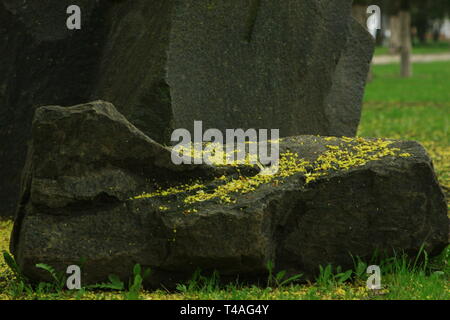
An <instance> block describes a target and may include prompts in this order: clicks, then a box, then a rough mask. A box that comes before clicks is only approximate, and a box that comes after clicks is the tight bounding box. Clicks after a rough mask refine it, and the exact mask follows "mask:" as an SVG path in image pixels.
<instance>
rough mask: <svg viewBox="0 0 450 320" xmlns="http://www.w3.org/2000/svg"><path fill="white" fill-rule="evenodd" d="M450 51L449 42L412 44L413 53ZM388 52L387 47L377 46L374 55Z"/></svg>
mask: <svg viewBox="0 0 450 320" xmlns="http://www.w3.org/2000/svg"><path fill="white" fill-rule="evenodd" d="M438 53H450V42H437V43H434V42H430V43H426V44H420V43H416V44H414V45H413V54H438ZM385 54H389V49H388V48H386V47H377V48H376V49H375V55H377V56H378V55H385Z"/></svg>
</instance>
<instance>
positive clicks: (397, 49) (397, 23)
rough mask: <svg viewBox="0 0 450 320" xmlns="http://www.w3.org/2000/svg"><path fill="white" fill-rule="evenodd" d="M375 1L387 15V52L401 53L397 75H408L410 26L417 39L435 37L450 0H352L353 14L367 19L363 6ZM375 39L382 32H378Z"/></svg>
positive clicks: (381, 35)
mask: <svg viewBox="0 0 450 320" xmlns="http://www.w3.org/2000/svg"><path fill="white" fill-rule="evenodd" d="M372 4H375V5H378V6H379V7H380V8H381V10H382V14H383V15H385V16H386V17H388V19H389V31H390V34H389V52H390V53H391V54H400V55H401V76H402V77H410V76H411V75H412V66H411V52H412V41H413V32H412V31H413V30H414V31H415V33H414V34H415V36H416V39H417V41H418V42H420V43H422V44H423V43H426V42H427V40H428V37H427V36H428V35H430V34H431V35H432V38H433V40H434V41H438V40H439V36H440V29H441V27H442V24H443V23H444V20H445V18H447V17H449V15H450V0H372V1H371V0H354V2H353V15H354V16H355V18H356V19H357V20H358V21H360V22H361V23H363V24H365V21H366V20H367V13H366V9H367V7H368V6H369V5H372ZM379 35H380V37H378V43H379V41H383V36H384V33H383V32H380V34H379Z"/></svg>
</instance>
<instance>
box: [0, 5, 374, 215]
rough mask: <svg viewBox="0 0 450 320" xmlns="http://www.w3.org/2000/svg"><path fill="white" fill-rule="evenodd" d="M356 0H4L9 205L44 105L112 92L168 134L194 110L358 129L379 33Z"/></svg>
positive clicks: (134, 117) (0, 24)
mask: <svg viewBox="0 0 450 320" xmlns="http://www.w3.org/2000/svg"><path fill="white" fill-rule="evenodd" d="M351 2H352V1H351V0H332V1H331V0H330V1H318V0H314V1H297V0H287V1H265V0H233V1H216V0H183V1H180V0H164V1H162V0H160V1H147V0H134V1H126V0H122V1H119V0H116V1H112V0H109V1H108V0H104V1H91V0H1V1H0V52H1V58H0V74H1V75H2V76H1V78H0V143H1V144H2V148H1V150H0V215H5V214H6V215H10V214H12V212H13V208H14V206H15V204H16V200H17V195H18V184H19V179H20V178H19V177H20V171H21V169H22V167H23V164H24V159H25V154H26V144H27V141H28V140H29V138H30V123H31V119H32V115H33V113H34V110H35V108H36V107H38V106H42V105H62V106H68V105H75V104H79V103H84V102H86V101H92V100H96V99H103V100H107V101H111V102H112V103H114V105H115V106H116V107H117V108H118V110H119V111H120V112H121V113H122V114H123V115H125V117H126V118H127V119H128V120H129V121H130V122H131V123H133V125H135V126H136V127H137V128H139V129H140V130H141V131H142V132H143V133H145V134H146V135H148V136H149V137H151V138H152V139H154V140H155V141H158V142H160V143H167V142H168V140H169V137H170V133H171V131H172V129H174V128H179V127H183V128H188V129H189V128H191V126H192V124H193V121H194V120H203V122H204V125H205V127H210V128H218V129H221V130H222V129H226V128H244V129H245V128H268V129H269V128H279V129H280V132H281V135H282V136H290V135H297V134H320V135H337V136H340V135H347V136H352V135H354V134H355V132H356V129H357V126H358V123H359V116H360V107H361V100H362V95H363V89H364V84H365V79H366V74H367V71H368V68H369V61H370V59H371V55H372V51H373V43H372V40H371V39H370V36H369V34H368V33H366V32H365V31H364V30H363V28H362V27H361V26H360V25H358V24H357V23H355V21H354V20H353V19H352V18H351ZM69 5H79V6H80V8H81V12H82V28H81V30H68V29H67V27H66V19H67V17H68V15H67V14H66V8H67V7H68V6H69Z"/></svg>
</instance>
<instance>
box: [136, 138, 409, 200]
mask: <svg viewBox="0 0 450 320" xmlns="http://www.w3.org/2000/svg"><path fill="white" fill-rule="evenodd" d="M324 141H327V142H328V141H330V142H334V143H336V142H339V144H330V145H325V148H326V151H324V152H322V153H320V154H319V155H318V156H317V157H316V159H315V160H314V161H308V160H306V159H304V158H302V157H301V155H300V154H298V153H296V152H293V151H290V150H287V151H285V152H282V153H281V154H280V159H279V162H278V171H277V172H276V173H275V174H273V175H266V174H261V173H260V174H257V175H255V176H252V177H245V176H242V175H240V176H238V177H226V176H222V177H220V178H216V180H215V181H216V182H218V183H220V185H218V186H216V187H214V189H213V190H208V191H205V190H204V189H205V186H204V185H203V184H200V183H195V184H192V185H182V186H178V187H172V188H167V189H164V190H158V191H156V192H154V193H151V194H143V195H141V196H137V197H135V198H134V199H141V198H150V197H156V196H162V197H164V196H168V195H172V194H177V193H185V192H186V193H187V192H191V191H194V192H195V193H194V194H190V195H187V196H186V197H185V198H184V199H183V202H184V203H185V204H188V205H191V204H195V203H199V202H204V201H208V200H214V199H216V200H219V201H221V202H222V203H235V202H236V199H235V198H233V194H234V195H237V194H247V193H250V192H253V191H255V190H256V189H257V188H258V187H260V186H261V185H263V184H268V183H272V184H273V185H274V186H277V185H279V184H281V183H283V182H284V180H285V179H286V178H288V177H291V176H293V175H295V174H298V173H300V174H302V175H303V176H304V177H305V184H306V185H307V184H309V183H311V182H313V181H315V180H317V179H318V178H320V177H324V176H327V175H329V174H331V173H332V172H336V171H343V170H349V169H351V168H356V167H359V166H363V165H365V164H367V163H368V162H370V161H376V160H380V159H382V158H384V157H387V156H392V157H409V156H411V155H410V154H409V153H405V152H401V150H400V149H398V148H393V147H391V145H392V144H393V143H394V141H389V140H383V139H376V140H366V139H363V138H349V137H343V138H340V139H338V138H334V137H327V138H324ZM300 145H302V144H300ZM219 149H220V148H219ZM197 156H198V155H197ZM222 156H227V155H226V154H220V156H219V157H222ZM246 159H249V158H248V157H247V158H246ZM238 164H239V165H242V164H245V163H242V162H240V163H232V164H231V165H232V166H234V165H238Z"/></svg>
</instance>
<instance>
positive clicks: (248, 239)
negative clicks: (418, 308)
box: [11, 102, 448, 287]
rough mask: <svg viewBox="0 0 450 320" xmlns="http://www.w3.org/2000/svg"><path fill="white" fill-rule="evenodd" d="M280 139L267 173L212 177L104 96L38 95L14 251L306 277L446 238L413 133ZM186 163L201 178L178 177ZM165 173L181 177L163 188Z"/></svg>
mask: <svg viewBox="0 0 450 320" xmlns="http://www.w3.org/2000/svg"><path fill="white" fill-rule="evenodd" d="M280 148H281V160H280V170H279V172H278V174H277V175H275V176H271V177H269V178H261V177H260V176H259V175H256V176H245V177H237V176H236V175H233V174H231V175H226V176H225V177H220V178H215V177H214V174H212V175H211V170H212V171H213V173H214V169H211V168H210V167H202V166H200V167H198V169H196V167H192V166H179V167H176V166H175V167H174V166H172V165H171V164H170V163H169V162H168V161H167V153H168V149H166V148H164V147H162V146H160V145H159V144H157V143H156V142H154V141H153V140H151V139H150V138H148V137H146V136H145V135H144V134H143V133H142V132H140V131H139V130H138V129H136V128H135V127H134V126H132V125H131V124H130V123H128V122H127V120H126V119H125V118H124V117H122V116H121V115H120V114H119V113H118V112H117V111H116V110H115V109H114V107H113V106H112V105H111V104H108V103H104V102H96V103H91V104H87V105H83V106H75V107H72V108H61V107H43V108H40V109H38V110H37V112H36V116H35V118H34V121H33V140H32V143H31V146H30V149H29V155H28V160H27V166H26V168H25V170H24V179H23V186H22V196H21V201H20V206H19V210H18V214H17V217H16V221H15V226H14V232H13V237H12V240H11V250H12V252H13V253H14V255H15V257H16V260H17V261H18V263H19V265H20V266H21V267H22V269H23V271H24V272H25V274H26V275H27V276H29V277H31V278H32V279H35V280H40V279H43V278H44V276H45V275H43V274H41V273H40V272H39V270H38V269H37V268H35V264H36V263H47V264H50V265H53V266H55V267H57V268H58V269H60V270H65V268H67V266H68V265H71V264H77V263H79V261H80V260H82V259H84V260H85V263H84V268H83V270H84V271H83V274H82V281H83V284H87V283H96V282H101V281H104V280H106V277H107V276H108V275H109V274H116V275H119V276H121V277H123V278H126V277H128V276H129V275H130V272H131V270H132V267H133V266H134V264H136V263H140V264H141V265H143V266H146V267H150V268H151V269H152V271H153V273H152V275H151V277H150V278H149V279H148V282H147V285H149V286H151V287H157V286H159V285H160V284H164V285H165V286H166V287H171V286H173V285H174V284H175V283H177V282H179V281H182V280H186V279H187V278H189V277H190V276H191V275H192V273H193V272H194V271H195V270H196V269H197V268H201V269H202V270H207V271H211V270H215V269H217V270H218V271H219V272H220V274H221V275H222V276H225V277H230V278H233V277H236V276H237V275H239V277H240V279H246V278H249V279H253V280H254V279H257V278H258V277H265V276H266V273H267V270H266V268H265V266H266V263H267V262H268V261H269V260H271V261H273V262H274V263H275V266H276V268H277V270H287V271H289V273H304V274H305V276H311V275H313V274H314V273H315V272H316V271H317V267H318V265H320V264H321V265H325V264H328V263H332V264H334V265H341V266H342V267H351V266H352V258H351V257H350V255H349V253H352V254H353V255H354V256H360V257H362V258H363V259H364V258H370V257H371V256H372V254H373V253H374V252H375V251H377V250H378V251H379V252H382V253H383V252H386V253H388V254H389V253H390V252H392V250H394V249H395V250H396V251H397V252H398V251H401V250H404V251H406V252H408V253H410V254H413V255H414V254H416V253H417V252H418V251H419V248H420V247H421V245H422V244H423V243H425V244H426V250H427V251H428V253H429V254H431V255H433V254H436V253H439V252H440V251H441V250H442V249H443V248H444V247H445V246H446V245H447V244H448V218H447V208H446V202H445V199H444V195H443V193H442V190H441V189H440V187H439V184H438V182H437V179H436V176H435V174H434V172H433V167H432V163H431V160H430V159H429V157H428V155H427V154H426V152H425V150H424V149H423V147H422V146H421V145H419V144H418V143H416V142H402V141H385V140H381V139H378V140H364V139H360V138H358V139H356V138H355V139H351V138H333V137H329V138H326V137H317V136H298V137H291V138H286V139H283V140H282V142H281V143H280ZM193 170H199V171H198V172H195V174H194V175H195V176H196V177H200V178H201V179H200V181H194V182H192V183H190V182H189V183H188V184H187V186H186V185H183V186H178V185H179V184H182V183H183V181H185V178H189V174H190V173H192V172H194V171H193ZM174 174H175V176H173V175H174ZM164 175H171V176H172V177H171V180H172V181H174V182H173V183H174V186H175V187H176V188H175V189H174V188H172V189H169V188H168V186H162V189H158V187H157V185H158V183H160V182H161V181H164V180H165V178H164ZM258 179H263V180H258ZM264 179H267V180H264ZM154 180H155V181H156V184H154V183H153V182H154ZM258 181H259V183H258ZM261 181H263V182H261ZM195 185H198V187H197V188H194V187H193V186H195ZM250 185H251V186H253V187H254V190H251V189H248V188H247V187H249V186H250ZM189 186H190V187H192V188H191V189H190V190H189ZM220 190H222V191H220ZM143 191H145V192H147V193H146V194H142V192H143ZM164 191H165V193H164ZM215 193H217V196H216V197H212V198H211V199H210V200H207V201H200V200H201V199H202V197H204V196H205V195H208V194H215ZM188 199H190V201H187V200H188ZM225 200H226V201H225Z"/></svg>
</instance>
